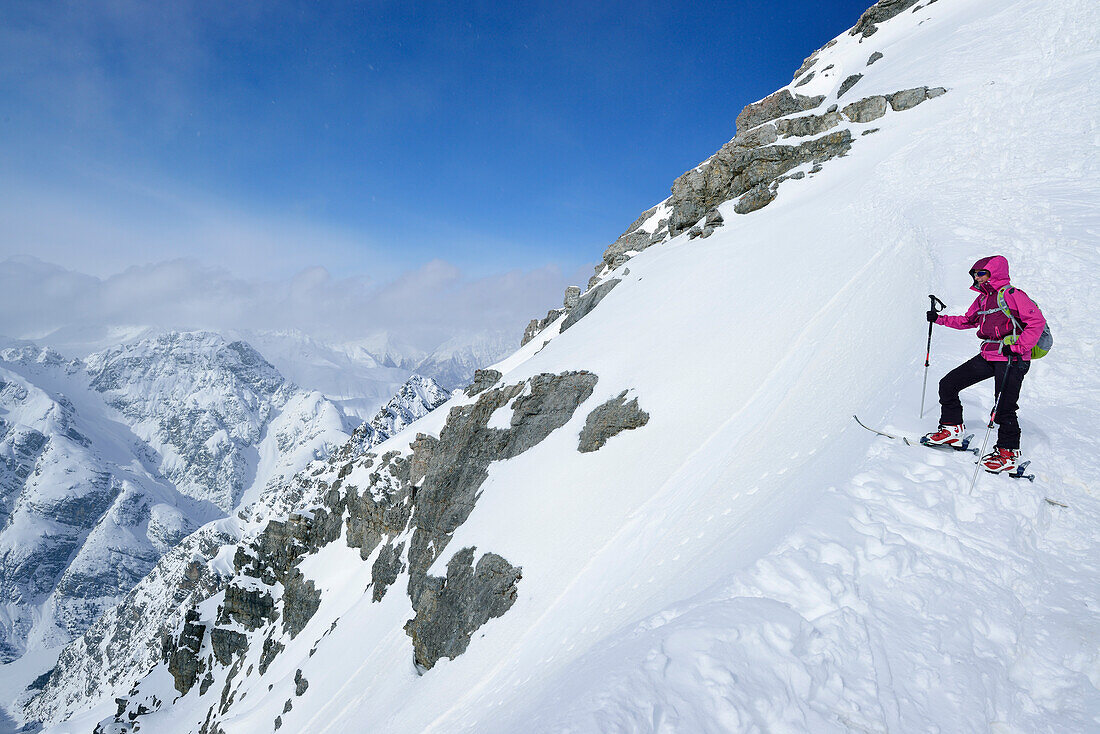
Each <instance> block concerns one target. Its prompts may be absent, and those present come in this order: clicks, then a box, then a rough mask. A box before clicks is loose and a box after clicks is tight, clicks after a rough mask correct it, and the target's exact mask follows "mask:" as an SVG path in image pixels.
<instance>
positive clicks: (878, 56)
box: [867, 51, 882, 66]
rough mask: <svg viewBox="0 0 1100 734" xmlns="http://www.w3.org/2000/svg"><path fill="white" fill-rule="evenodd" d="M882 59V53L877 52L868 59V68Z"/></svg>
mask: <svg viewBox="0 0 1100 734" xmlns="http://www.w3.org/2000/svg"><path fill="white" fill-rule="evenodd" d="M881 58H882V53H880V52H879V51H875V52H874V53H873V54H871V55H870V56H868V57H867V66H870V65H871V64H873V63H875V62H876V61H878V60H879V59H881Z"/></svg>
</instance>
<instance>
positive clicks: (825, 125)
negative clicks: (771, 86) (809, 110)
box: [775, 111, 840, 138]
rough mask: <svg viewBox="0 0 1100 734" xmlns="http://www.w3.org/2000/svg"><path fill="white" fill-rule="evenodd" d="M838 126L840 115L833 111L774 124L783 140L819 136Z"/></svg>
mask: <svg viewBox="0 0 1100 734" xmlns="http://www.w3.org/2000/svg"><path fill="white" fill-rule="evenodd" d="M839 124H840V115H839V114H838V113H837V112H835V111H833V112H826V113H825V114H824V115H806V116H804V117H792V118H789V119H786V120H779V121H778V122H776V123H775V127H776V130H777V131H778V132H779V134H780V135H782V136H783V137H784V138H792V137H800V138H805V137H810V136H813V135H820V134H821V133H823V132H825V131H826V130H830V129H832V128H834V127H836V126H837V125H839Z"/></svg>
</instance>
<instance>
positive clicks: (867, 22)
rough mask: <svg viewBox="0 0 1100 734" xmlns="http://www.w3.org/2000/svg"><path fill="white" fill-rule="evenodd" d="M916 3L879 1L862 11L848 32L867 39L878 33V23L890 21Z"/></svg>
mask: <svg viewBox="0 0 1100 734" xmlns="http://www.w3.org/2000/svg"><path fill="white" fill-rule="evenodd" d="M917 2H918V0H879V1H878V2H877V3H875V4H874V5H872V6H871V7H870V8H868V9H867V10H866V11H864V13H863V15H861V16H860V17H859V20H858V21H857V22H856V24H855V26H853V27H852V30H850V31H848V32H849V33H850V34H851V35H853V36H859V35H862V36H863V37H864V38H867V37H868V36H871V35H873V34H874V33H876V32H877V31H878V25H877V24H878V23H882V22H884V21H887V20H890V19H891V18H893V17H894V16H895V15H897V14H899V13H901V12H903V11H905V10H908V9H909V8H911V7H912V6H914V5H916V4H917Z"/></svg>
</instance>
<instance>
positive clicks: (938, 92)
mask: <svg viewBox="0 0 1100 734" xmlns="http://www.w3.org/2000/svg"><path fill="white" fill-rule="evenodd" d="M944 94H947V90H946V89H944V88H943V87H932V88H931V89H929V90H928V99H935V98H936V97H939V96H942V95H944Z"/></svg>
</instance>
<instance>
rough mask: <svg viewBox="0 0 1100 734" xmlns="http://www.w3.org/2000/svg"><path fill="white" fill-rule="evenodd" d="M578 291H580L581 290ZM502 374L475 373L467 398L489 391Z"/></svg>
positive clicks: (488, 371)
mask: <svg viewBox="0 0 1100 734" xmlns="http://www.w3.org/2000/svg"><path fill="white" fill-rule="evenodd" d="M577 290H580V289H579V288H578V289H577ZM500 377H501V374H500V372H498V371H497V370H477V371H476V372H474V381H473V382H471V383H470V385H469V386H468V387H467V388H466V389H465V390H464V392H465V393H466V396H467V397H470V398H472V397H473V396H475V395H477V394H478V393H480V392H484V391H485V390H488V389H489V388H490V387H492V386H493V385H495V384H497V382H499V381H500Z"/></svg>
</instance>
